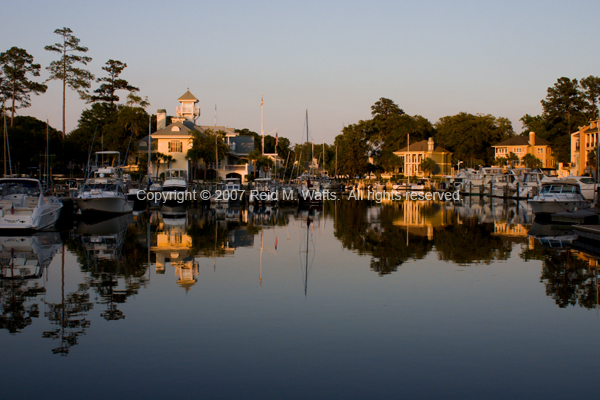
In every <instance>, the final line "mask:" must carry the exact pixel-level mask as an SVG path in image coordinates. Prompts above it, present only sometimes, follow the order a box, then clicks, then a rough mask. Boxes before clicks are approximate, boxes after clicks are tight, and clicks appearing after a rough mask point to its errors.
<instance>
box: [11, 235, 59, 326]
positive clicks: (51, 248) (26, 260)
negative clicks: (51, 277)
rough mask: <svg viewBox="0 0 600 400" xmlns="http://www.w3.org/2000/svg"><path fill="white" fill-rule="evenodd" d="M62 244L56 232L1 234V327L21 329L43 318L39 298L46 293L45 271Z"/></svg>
mask: <svg viewBox="0 0 600 400" xmlns="http://www.w3.org/2000/svg"><path fill="white" fill-rule="evenodd" d="M61 245H62V240H61V238H60V235H59V234H58V233H56V232H40V233H37V234H35V235H32V236H0V309H1V315H0V329H6V330H8V331H9V332H10V333H13V334H14V333H17V332H21V331H22V330H23V329H24V328H25V327H27V326H29V325H31V323H32V322H33V318H37V317H39V314H40V311H39V306H38V303H37V302H36V298H37V296H40V295H43V294H45V293H46V288H45V286H44V282H43V279H42V278H43V277H44V271H46V270H47V268H48V266H49V265H50V263H51V262H52V259H53V258H54V256H55V255H56V253H57V252H58V251H59V250H60V247H61Z"/></svg>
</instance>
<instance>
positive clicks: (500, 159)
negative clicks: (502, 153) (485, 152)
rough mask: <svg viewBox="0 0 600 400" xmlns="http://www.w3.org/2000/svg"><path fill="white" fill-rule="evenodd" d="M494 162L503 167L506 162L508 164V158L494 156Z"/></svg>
mask: <svg viewBox="0 0 600 400" xmlns="http://www.w3.org/2000/svg"><path fill="white" fill-rule="evenodd" d="M494 164H495V165H497V166H499V167H504V166H506V164H508V160H507V159H506V157H496V159H495V160H494Z"/></svg>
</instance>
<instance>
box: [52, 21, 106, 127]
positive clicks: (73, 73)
mask: <svg viewBox="0 0 600 400" xmlns="http://www.w3.org/2000/svg"><path fill="white" fill-rule="evenodd" d="M54 33H56V34H57V35H59V36H60V37H61V39H62V42H59V43H55V44H53V45H48V46H46V47H45V49H46V50H47V51H52V52H55V53H58V54H60V59H58V60H56V61H52V62H51V63H50V65H49V66H48V67H46V69H47V70H48V71H50V78H48V80H47V81H46V82H48V81H51V80H59V81H62V85H63V124H62V125H63V126H62V128H63V139H64V137H65V134H66V117H65V110H66V91H67V86H68V87H69V88H71V89H72V90H76V91H77V92H78V93H79V96H80V97H81V98H82V99H86V98H87V96H88V94H87V89H89V88H90V83H91V81H92V80H93V79H94V75H93V74H92V73H91V72H90V71H87V70H85V69H82V68H78V67H76V66H75V65H76V64H78V63H81V64H83V65H87V63H89V62H90V61H92V58H91V57H87V56H84V55H80V54H79V53H87V51H88V48H87V47H84V46H80V45H79V41H80V40H79V39H78V38H76V37H75V36H74V35H73V31H72V30H71V29H69V28H66V27H65V28H62V29H56V30H55V31H54Z"/></svg>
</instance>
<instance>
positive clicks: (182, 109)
mask: <svg viewBox="0 0 600 400" xmlns="http://www.w3.org/2000/svg"><path fill="white" fill-rule="evenodd" d="M177 114H194V115H200V107H186V106H179V107H177Z"/></svg>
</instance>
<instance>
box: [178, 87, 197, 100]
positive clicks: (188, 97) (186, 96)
mask: <svg viewBox="0 0 600 400" xmlns="http://www.w3.org/2000/svg"><path fill="white" fill-rule="evenodd" d="M177 100H179V101H181V100H194V101H198V99H197V98H196V96H194V95H193V94H192V92H190V91H189V90H188V91H187V92H185V93H184V94H183V95H182V96H181V97H180V98H178V99H177Z"/></svg>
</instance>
